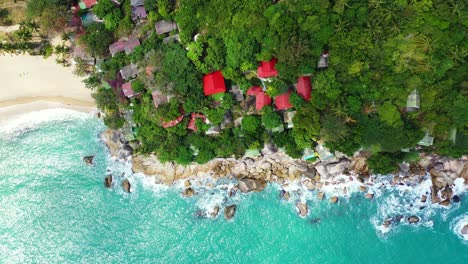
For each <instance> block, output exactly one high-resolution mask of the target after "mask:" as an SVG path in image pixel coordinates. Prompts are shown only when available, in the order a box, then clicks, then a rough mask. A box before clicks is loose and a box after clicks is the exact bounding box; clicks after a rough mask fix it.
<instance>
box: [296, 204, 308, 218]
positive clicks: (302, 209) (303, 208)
mask: <svg viewBox="0 0 468 264" xmlns="http://www.w3.org/2000/svg"><path fill="white" fill-rule="evenodd" d="M296 209H297V211H298V213H299V215H300V216H301V217H306V216H307V214H308V213H309V208H308V206H307V204H306V203H301V202H299V203H297V204H296Z"/></svg>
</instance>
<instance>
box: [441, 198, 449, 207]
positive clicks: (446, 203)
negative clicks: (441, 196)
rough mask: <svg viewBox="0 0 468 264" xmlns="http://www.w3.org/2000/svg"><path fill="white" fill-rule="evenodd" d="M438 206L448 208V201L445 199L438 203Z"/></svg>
mask: <svg viewBox="0 0 468 264" xmlns="http://www.w3.org/2000/svg"><path fill="white" fill-rule="evenodd" d="M439 204H440V205H443V206H449V205H450V199H445V200H443V201H442V202H440V203H439Z"/></svg>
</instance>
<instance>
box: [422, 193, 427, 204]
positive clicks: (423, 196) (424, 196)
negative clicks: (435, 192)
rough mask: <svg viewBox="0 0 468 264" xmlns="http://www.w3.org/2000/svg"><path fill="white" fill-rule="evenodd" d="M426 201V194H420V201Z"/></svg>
mask: <svg viewBox="0 0 468 264" xmlns="http://www.w3.org/2000/svg"><path fill="white" fill-rule="evenodd" d="M426 201H427V195H424V194H423V195H422V196H421V203H425V202H426Z"/></svg>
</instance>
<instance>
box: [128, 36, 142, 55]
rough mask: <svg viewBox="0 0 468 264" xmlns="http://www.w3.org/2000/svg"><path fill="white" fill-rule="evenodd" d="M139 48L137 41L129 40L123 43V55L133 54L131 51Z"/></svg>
mask: <svg viewBox="0 0 468 264" xmlns="http://www.w3.org/2000/svg"><path fill="white" fill-rule="evenodd" d="M138 46H140V40H139V39H137V38H136V39H130V40H129V41H127V42H125V53H127V54H130V53H132V52H133V50H134V49H135V48H136V47H138Z"/></svg>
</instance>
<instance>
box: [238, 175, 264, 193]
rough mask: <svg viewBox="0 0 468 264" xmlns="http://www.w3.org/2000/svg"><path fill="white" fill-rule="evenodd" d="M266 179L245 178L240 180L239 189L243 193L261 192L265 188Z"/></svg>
mask: <svg viewBox="0 0 468 264" xmlns="http://www.w3.org/2000/svg"><path fill="white" fill-rule="evenodd" d="M265 186H266V181H265V180H262V179H249V178H244V179H240V180H239V190H240V191H241V192H243V193H248V192H252V191H253V192H260V191H262V190H263V189H265Z"/></svg>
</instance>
